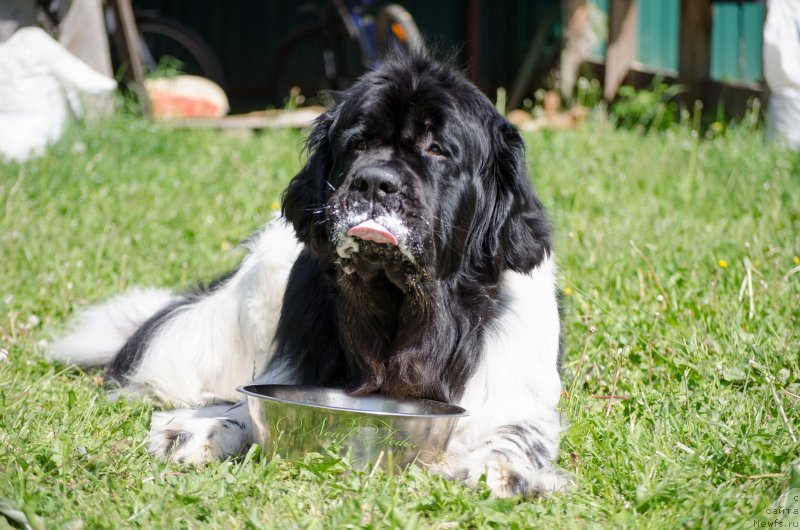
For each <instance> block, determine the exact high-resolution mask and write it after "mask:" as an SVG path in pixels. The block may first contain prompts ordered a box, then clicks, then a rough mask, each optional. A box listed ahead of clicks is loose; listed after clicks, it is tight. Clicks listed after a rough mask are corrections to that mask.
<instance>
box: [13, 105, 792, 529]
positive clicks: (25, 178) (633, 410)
mask: <svg viewBox="0 0 800 530" xmlns="http://www.w3.org/2000/svg"><path fill="white" fill-rule="evenodd" d="M711 131H712V132H714V134H713V135H703V137H702V138H699V137H698V135H697V134H694V133H692V132H691V131H690V129H689V128H688V127H686V126H682V127H675V128H674V129H671V130H669V131H666V132H658V133H650V134H646V135H645V134H641V133H636V132H630V131H625V130H617V129H615V128H614V127H613V126H612V125H611V124H609V123H608V122H607V121H606V120H604V119H602V118H594V119H592V120H590V121H589V123H588V124H586V125H585V126H583V127H582V128H580V129H578V130H571V131H561V132H541V133H536V134H534V135H528V136H527V137H526V140H527V142H528V155H529V168H530V171H531V174H532V176H533V179H534V183H535V185H536V188H537V190H538V192H539V195H540V197H541V198H542V199H543V202H544V203H545V205H546V206H547V208H548V209H549V211H550V213H551V216H552V218H553V221H554V225H555V227H556V234H557V238H556V249H557V256H558V258H559V262H560V269H561V270H560V284H561V288H562V290H563V293H564V296H563V301H564V327H565V334H566V343H565V344H566V351H565V363H564V373H563V382H564V388H565V394H564V398H563V400H562V405H561V406H562V408H563V412H564V416H565V421H566V422H567V425H568V427H567V430H566V434H565V436H564V438H563V442H562V453H561V454H562V456H561V460H560V465H561V466H562V467H563V468H564V469H566V470H568V471H569V472H570V473H571V474H572V475H573V477H574V482H575V483H574V486H573V487H572V488H571V489H569V490H568V491H566V492H564V493H560V494H557V495H555V496H553V497H551V498H546V499H538V500H533V501H521V500H516V499H515V500H506V501H495V500H492V499H490V498H489V496H488V491H487V490H486V488H485V487H484V488H478V489H477V490H472V489H468V488H465V487H463V486H461V485H459V484H456V483H451V482H447V481H445V480H443V479H440V478H438V477H435V476H430V475H427V474H425V473H423V472H421V471H419V470H412V471H411V472H409V473H407V474H406V475H403V476H395V477H387V476H385V475H383V474H381V473H380V472H379V473H377V474H369V473H365V474H358V473H349V474H348V473H344V474H343V473H342V471H343V469H342V465H333V466H331V465H329V464H330V462H320V461H318V460H314V459H312V458H310V459H308V460H307V461H305V462H303V463H289V462H284V461H272V462H267V461H266V459H263V458H260V457H259V455H258V454H257V453H256V452H251V453H250V454H248V455H247V456H246V457H243V458H240V459H237V460H233V461H227V462H221V463H215V464H211V465H208V466H205V467H199V468H193V467H184V466H180V465H173V464H165V463H162V462H158V461H154V460H153V459H151V458H150V456H149V455H148V453H147V450H146V443H145V437H146V434H147V430H148V425H149V418H150V415H151V412H152V410H153V408H154V407H158V404H157V403H153V402H134V401H116V402H110V401H108V400H107V399H106V398H105V393H104V391H103V389H102V387H101V386H100V385H99V383H98V381H99V377H98V376H99V375H100V374H99V372H88V373H86V372H83V371H81V370H79V369H77V368H75V367H64V366H58V365H55V364H52V363H49V362H46V361H43V360H42V359H41V353H42V351H43V350H44V349H45V348H46V347H47V343H48V342H49V341H51V340H52V337H53V336H54V335H55V334H56V333H58V332H59V331H60V330H63V327H64V324H65V321H66V320H67V319H68V317H69V316H70V315H73V314H74V313H75V312H76V311H78V310H80V308H82V307H85V306H86V305H87V304H89V303H92V302H96V301H99V300H102V299H104V298H106V297H108V296H110V295H112V294H115V293H118V292H121V291H124V290H125V289H126V288H128V287H130V286H133V285H147V286H151V285H152V286H170V287H187V286H190V285H191V284H192V283H193V282H194V281H197V280H208V279H210V278H213V277H214V276H216V275H217V274H218V273H220V272H222V271H225V270H226V269H228V268H229V267H231V266H233V265H234V264H235V263H236V262H237V261H238V260H239V259H240V258H241V257H242V251H241V250H240V249H239V248H238V247H237V246H236V244H237V242H238V241H240V240H241V239H242V238H244V237H245V236H247V235H248V234H249V233H250V232H252V231H253V230H255V229H257V228H258V227H259V225H261V224H262V223H264V222H265V221H266V220H267V219H268V218H269V217H270V215H271V213H272V212H273V211H274V210H276V209H277V208H278V200H279V197H280V192H281V189H282V187H283V186H284V185H285V184H286V182H287V181H288V179H289V178H291V176H292V175H293V174H294V172H295V171H297V169H298V168H299V166H300V164H301V162H302V158H303V155H302V153H301V146H302V138H301V136H300V134H299V133H296V132H290V131H273V132H266V133H264V134H262V135H259V136H255V137H253V138H249V139H246V138H238V137H232V136H220V135H218V134H215V133H212V132H202V131H193V132H187V131H179V132H171V131H168V130H166V129H164V128H161V127H159V126H156V125H152V124H149V123H147V122H144V121H141V120H138V119H136V118H131V117H125V116H122V117H118V118H115V119H113V120H111V121H110V122H107V123H105V124H103V125H102V126H92V127H86V128H77V127H76V128H74V129H73V130H71V131H69V133H68V134H67V136H66V137H65V138H64V140H63V141H61V142H60V143H58V144H57V145H55V146H54V147H53V148H52V149H51V150H50V151H49V152H48V153H47V154H46V155H44V156H43V157H41V158H38V159H36V160H33V161H31V162H28V163H26V164H23V165H16V164H7V165H2V164H0V286H2V292H0V349H2V350H4V351H3V352H2V353H0V357H3V358H4V360H0V528H4V527H6V524H8V523H6V521H8V522H9V523H10V522H11V520H12V519H13V518H14V517H18V518H23V517H26V518H27V520H28V521H29V523H30V525H31V526H32V527H34V528H36V527H41V528H81V527H82V525H83V526H85V527H86V528H124V527H145V528H226V529H227V528H242V527H246V528H287V527H298V528H321V527H348V526H349V527H361V526H367V527H374V528H378V527H389V526H396V527H404V528H462V527H478V528H481V527H496V528H530V527H548V528H573V527H598V528H608V527H630V528H676V527H687V528H692V527H693V528H757V527H760V525H761V523H764V524H767V523H768V522H769V521H773V523H774V520H775V519H776V518H778V519H780V518H782V517H785V515H786V513H785V512H786V511H785V510H784V511H783V512H781V513H779V514H778V515H775V514H774V511H775V510H776V508H781V507H782V508H787V507H789V508H790V507H791V503H792V497H793V495H789V496H788V498H786V497H781V496H782V495H783V494H784V493H785V492H786V491H787V489H788V488H789V487H790V486H791V485H795V486H797V487H800V477H798V476H797V475H795V474H793V473H792V468H793V466H795V465H797V464H798V461H799V460H798V458H799V454H800V451H799V450H800V443H798V441H797V440H798V437H800V329H798V328H799V327H800V272H798V271H800V268H798V265H799V264H800V258H798V255H800V155H798V154H792V153H790V152H787V151H782V150H780V149H775V148H772V147H770V146H768V145H765V144H764V143H763V141H762V138H761V133H760V132H759V131H758V130H752V129H751V128H750V127H749V126H745V125H740V126H738V127H732V128H730V129H724V128H722V130H719V128H712V129H711ZM709 136H711V137H709ZM609 396H613V399H609ZM794 494H796V495H797V494H800V489H799V490H795V493H794ZM787 503H788V504H787ZM15 509H16V510H19V513H16V515H14V513H15V512H14V511H13V510H15ZM2 514H6V517H5V518H4V517H3V515H2ZM21 514H22V515H21ZM797 520H798V518H795V519H793V521H795V522H794V524H795V525H797V526H795V527H798V526H800V523H797V522H796V521H797ZM783 523H784V528H788V527H791V526H789V525H790V522H789V519H786V520H784V521H783Z"/></svg>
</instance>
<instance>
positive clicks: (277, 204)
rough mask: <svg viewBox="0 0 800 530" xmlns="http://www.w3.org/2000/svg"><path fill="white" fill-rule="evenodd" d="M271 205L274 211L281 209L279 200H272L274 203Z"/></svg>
mask: <svg viewBox="0 0 800 530" xmlns="http://www.w3.org/2000/svg"><path fill="white" fill-rule="evenodd" d="M269 207H270V208H272V210H273V211H277V210H280V209H281V203H279V202H278V201H272V204H270V205H269Z"/></svg>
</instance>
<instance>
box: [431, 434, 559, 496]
mask: <svg viewBox="0 0 800 530" xmlns="http://www.w3.org/2000/svg"><path fill="white" fill-rule="evenodd" d="M443 471H444V474H445V475H446V476H449V477H451V478H455V479H459V480H462V481H463V482H464V483H465V484H467V485H468V486H473V487H474V486H477V485H478V484H479V483H480V482H481V480H482V478H483V477H484V476H485V480H486V485H487V486H488V488H489V490H490V491H491V495H492V497H493V498H495V499H505V498H509V497H517V496H520V497H526V498H530V497H537V496H541V495H548V494H550V493H553V492H555V491H560V490H562V489H564V488H565V487H566V486H567V485H568V484H569V477H568V476H567V475H566V474H565V473H564V472H562V471H559V470H558V469H556V468H555V467H553V466H552V464H550V463H549V462H546V463H543V464H539V463H537V462H535V461H532V460H530V459H529V458H526V457H525V456H524V455H523V454H521V453H518V452H515V451H509V450H506V449H503V448H496V447H492V444H487V445H486V446H484V447H482V448H480V449H478V450H476V451H474V452H473V453H472V454H470V455H469V456H466V457H462V458H458V459H455V460H451V461H449V462H448V465H447V469H446V470H443Z"/></svg>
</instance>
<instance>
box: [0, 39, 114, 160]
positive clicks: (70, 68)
mask: <svg viewBox="0 0 800 530" xmlns="http://www.w3.org/2000/svg"><path fill="white" fill-rule="evenodd" d="M116 86H117V84H116V82H115V81H114V80H113V79H111V78H109V77H106V76H104V75H102V74H99V73H97V72H96V71H94V70H92V69H91V68H90V67H89V66H87V65H86V64H85V63H83V62H82V61H81V60H80V59H78V58H76V57H75V56H73V55H72V54H71V53H69V52H68V51H67V50H66V49H65V48H64V47H63V46H62V45H61V44H59V43H58V42H56V41H55V40H53V38H52V37H50V35H48V34H47V33H46V32H45V31H43V30H41V29H39V28H33V27H26V28H21V29H20V30H18V31H17V32H16V33H14V35H12V36H11V38H10V39H8V40H7V41H6V42H3V43H0V156H2V155H4V156H6V157H8V158H11V159H15V160H26V159H27V158H29V157H30V156H32V155H35V154H38V153H40V152H41V151H42V150H43V148H44V146H45V145H47V144H48V143H50V142H52V141H55V140H57V139H58V138H59V137H60V136H61V134H62V133H63V131H64V125H65V124H66V121H67V119H68V118H69V116H70V113H71V114H72V115H74V116H76V117H78V118H80V117H82V116H84V115H85V114H86V113H87V112H88V113H92V112H94V113H99V112H102V109H108V108H109V106H110V105H113V100H112V98H111V94H112V92H113V91H114V89H115V88H116Z"/></svg>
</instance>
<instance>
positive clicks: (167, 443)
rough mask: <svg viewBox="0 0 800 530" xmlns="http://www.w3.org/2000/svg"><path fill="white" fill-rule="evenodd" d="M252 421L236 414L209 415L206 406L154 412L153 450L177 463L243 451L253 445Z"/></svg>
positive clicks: (206, 460)
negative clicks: (251, 438) (251, 442)
mask: <svg viewBox="0 0 800 530" xmlns="http://www.w3.org/2000/svg"><path fill="white" fill-rule="evenodd" d="M249 438H250V434H249V425H247V423H246V422H242V421H238V420H237V419H235V418H229V417H224V416H213V415H212V416H211V417H208V412H207V410H206V409H201V410H174V411H170V412H159V413H155V414H153V419H152V424H151V426H150V440H149V447H150V452H151V453H153V455H155V456H156V457H158V458H162V459H164V460H171V461H172V462H176V463H186V464H202V463H206V462H210V461H212V460H222V459H224V458H227V457H229V456H233V455H237V454H239V453H241V452H242V451H243V450H244V449H245V448H246V447H247V445H249Z"/></svg>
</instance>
